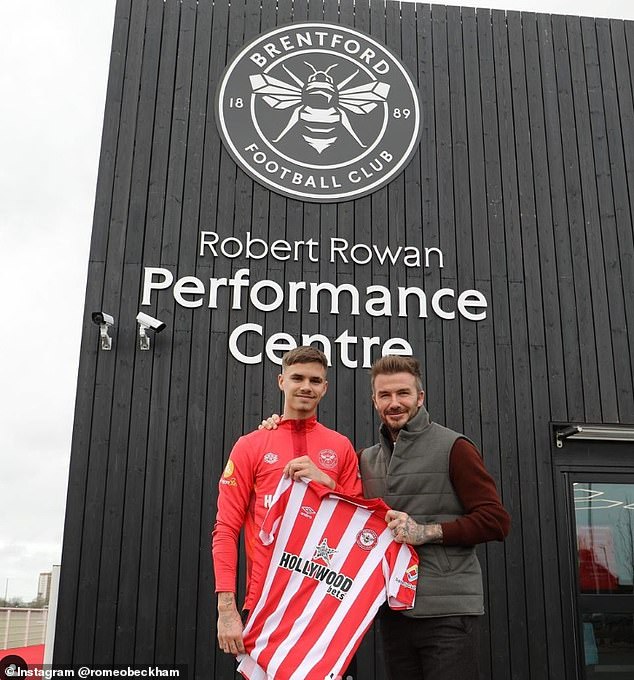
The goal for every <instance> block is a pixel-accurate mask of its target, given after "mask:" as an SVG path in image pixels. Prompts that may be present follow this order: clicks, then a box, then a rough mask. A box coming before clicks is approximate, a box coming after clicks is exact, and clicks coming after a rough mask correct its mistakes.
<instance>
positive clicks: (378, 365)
mask: <svg viewBox="0 0 634 680" xmlns="http://www.w3.org/2000/svg"><path fill="white" fill-rule="evenodd" d="M424 399H425V393H424V392H423V389H422V379H421V374H420V366H419V363H418V361H417V360H416V359H413V358H411V357H398V356H386V357H383V358H381V359H379V360H378V361H376V362H375V363H374V365H373V366H372V401H373V403H374V407H375V408H376V411H377V413H378V415H379V417H380V418H381V422H382V424H381V427H380V431H379V443H378V444H375V445H374V446H372V447H370V448H368V449H365V450H364V451H363V452H362V453H361V456H360V469H361V477H362V480H363V492H364V495H365V496H366V497H380V498H382V499H383V500H384V501H385V502H386V503H387V505H389V506H390V507H391V508H393V510H390V511H389V512H388V513H387V516H386V521H387V522H388V526H389V527H390V529H392V532H393V534H394V537H395V539H396V540H397V541H399V542H401V543H409V544H410V545H413V546H416V550H417V552H418V554H419V559H420V578H419V580H418V588H417V592H416V605H415V607H414V609H413V610H411V611H407V612H396V611H391V610H389V609H384V610H383V612H382V614H381V616H380V629H381V636H382V639H383V645H384V648H385V660H386V668H387V674H388V678H389V679H390V680H401V679H402V678H420V679H422V680H478V679H479V672H478V622H479V616H480V615H481V614H483V613H484V603H483V586H482V575H481V570H480V564H479V562H478V558H477V556H476V552H475V546H476V545H477V544H478V543H484V542H486V541H491V540H503V539H504V537H505V536H506V535H507V533H508V530H509V526H510V519H509V515H508V513H507V512H506V510H505V509H504V507H503V505H502V503H501V501H500V499H499V496H498V493H497V491H496V487H495V482H494V480H493V478H492V477H491V475H490V474H489V473H488V472H487V470H486V468H485V467H484V463H483V461H482V456H481V455H480V452H479V451H478V450H477V448H476V447H475V446H474V445H473V444H472V443H471V442H470V441H469V440H468V439H467V438H466V437H465V436H464V435H462V434H460V433H458V432H453V431H452V430H449V429H447V428H445V427H442V426H440V425H438V424H436V423H433V422H432V421H431V420H430V417H429V414H428V413H427V411H426V409H425V407H424V406H423V403H424Z"/></svg>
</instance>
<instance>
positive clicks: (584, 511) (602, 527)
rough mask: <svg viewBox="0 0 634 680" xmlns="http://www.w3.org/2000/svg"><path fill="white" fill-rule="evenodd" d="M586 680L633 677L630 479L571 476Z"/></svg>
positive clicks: (633, 495) (633, 493)
mask: <svg viewBox="0 0 634 680" xmlns="http://www.w3.org/2000/svg"><path fill="white" fill-rule="evenodd" d="M569 480H570V482H571V487H569V490H570V492H571V494H570V498H571V503H572V517H573V521H574V534H573V535H574V538H575V541H576V545H575V547H574V549H575V552H576V566H577V574H576V577H577V581H576V594H577V612H578V621H579V625H580V628H581V630H580V640H581V642H582V648H583V649H582V653H583V659H582V660H581V661H582V665H583V668H584V669H585V676H584V677H585V680H626V679H627V680H631V679H632V678H634V475H631V474H622V475H614V474H612V475H609V476H608V475H601V474H592V473H586V474H583V475H581V474H573V475H570V477H569Z"/></svg>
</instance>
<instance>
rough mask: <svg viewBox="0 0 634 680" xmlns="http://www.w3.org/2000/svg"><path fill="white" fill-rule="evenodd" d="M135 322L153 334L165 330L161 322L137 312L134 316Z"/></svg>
mask: <svg viewBox="0 0 634 680" xmlns="http://www.w3.org/2000/svg"><path fill="white" fill-rule="evenodd" d="M136 320H137V321H138V322H139V326H141V327H143V328H145V329H147V330H151V331H154V332H155V333H160V332H161V331H162V330H163V329H164V328H165V324H164V323H163V322H162V321H159V320H158V319H155V318H154V317H153V316H150V315H149V314H146V313H145V312H139V313H138V314H137V315H136Z"/></svg>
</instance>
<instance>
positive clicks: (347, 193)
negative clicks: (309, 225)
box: [216, 22, 420, 202]
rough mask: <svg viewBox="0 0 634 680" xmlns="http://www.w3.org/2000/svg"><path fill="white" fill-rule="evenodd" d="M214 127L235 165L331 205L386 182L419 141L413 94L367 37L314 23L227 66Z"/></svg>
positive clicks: (397, 67)
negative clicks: (216, 126) (217, 130)
mask: <svg viewBox="0 0 634 680" xmlns="http://www.w3.org/2000/svg"><path fill="white" fill-rule="evenodd" d="M216 121H217V123H218V129H219V131H220V135H221V137H222V139H223V142H224V144H225V146H226V147H227V149H228V150H229V152H230V153H231V155H232V156H233V158H234V159H235V160H236V162H237V163H238V164H239V165H240V167H242V168H243V169H244V170H245V171H246V172H247V173H248V174H250V175H251V176H252V177H253V178H254V179H255V180H256V181H258V182H260V183H261V184H263V185H264V186H266V187H268V188H270V189H272V190H273V191H276V192H278V193H281V194H283V195H285V196H289V197H291V198H296V199H300V200H306V201H320V202H335V201H344V200H350V199H352V198H356V197H358V196H363V195H365V194H369V193H371V192H373V191H376V190H377V189H378V188H380V187H382V186H383V185H385V184H387V183H388V182H390V181H391V180H392V179H393V178H394V177H396V175H397V174H398V173H399V172H400V171H401V170H402V169H403V167H404V166H405V165H406V164H407V163H408V161H409V160H410V158H411V157H412V155H413V153H414V151H415V150H416V146H417V144H418V139H419V136H420V103H419V98H418V92H417V90H416V86H415V85H414V82H413V81H412V79H411V77H410V76H409V74H408V73H407V71H406V70H405V68H404V67H403V65H402V64H401V63H400V61H399V60H398V59H397V57H396V56H395V55H393V54H392V52H390V51H389V50H388V49H387V48H386V47H385V46H384V45H382V44H381V43H379V42H377V41H376V40H374V38H371V37H370V36H369V35H365V34H363V33H360V32H359V31H356V30H353V29H351V28H347V27H346V26H341V25H337V24H328V23H324V22H311V23H302V24H292V25H290V26H284V27H282V28H277V29H275V30H273V31H269V32H268V33H265V34H263V35H261V36H259V37H258V38H257V39H256V40H254V41H253V42H251V43H250V44H249V45H247V46H246V47H244V48H243V49H242V50H241V51H240V52H239V53H238V54H237V55H236V56H235V57H234V59H233V60H232V61H231V63H230V64H229V65H228V66H227V68H226V70H225V72H224V75H223V77H222V80H221V82H220V86H219V87H218V91H217V97H216Z"/></svg>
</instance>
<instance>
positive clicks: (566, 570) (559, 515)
mask: <svg viewBox="0 0 634 680" xmlns="http://www.w3.org/2000/svg"><path fill="white" fill-rule="evenodd" d="M578 426H581V427H583V424H577V423H553V424H552V428H553V429H552V432H553V437H552V439H551V442H552V455H553V458H552V460H553V484H554V489H555V513H556V514H555V521H556V531H557V545H558V550H559V565H560V568H559V583H560V590H561V599H562V602H561V604H562V614H563V621H564V640H565V644H564V650H563V653H564V657H565V662H566V668H567V669H570V670H569V672H568V679H567V680H581V679H582V678H584V677H585V672H584V668H585V657H584V645H583V630H582V617H581V613H582V611H583V607H582V598H583V602H584V604H590V603H591V601H589V600H588V598H607V597H615V596H614V595H612V596H610V595H581V594H580V593H579V591H578V587H577V584H578V583H579V573H578V572H579V567H578V560H577V546H576V524H575V518H574V499H573V498H572V493H571V491H572V484H573V482H575V481H587V479H588V477H589V476H593V477H594V480H596V481H598V482H604V483H618V482H623V481H624V477H626V476H627V477H629V478H630V479H631V481H632V483H633V484H634V448H633V447H634V428H631V427H629V426H618V425H617V426H610V427H613V428H622V429H623V431H624V432H625V433H626V436H623V437H620V438H619V440H618V441H614V440H611V439H607V438H606V439H603V438H600V437H599V438H596V439H582V438H579V439H577V438H576V437H575V438H573V437H570V438H567V437H561V436H560V434H561V433H562V432H566V431H568V432H571V431H572V430H573V429H574V428H576V427H578ZM629 432H631V433H632V438H631V439H630V438H629ZM594 480H593V481H594ZM616 597H619V596H618V595H617V596H616ZM625 597H628V596H625V595H624V596H623V598H625ZM629 597H630V599H632V600H633V604H632V608H633V609H634V598H632V596H631V595H630V596H629ZM595 601H596V602H597V603H598V602H599V600H598V599H597V600H595ZM602 602H603V603H607V601H606V600H605V599H604V600H602ZM616 604H617V603H615V605H616Z"/></svg>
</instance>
